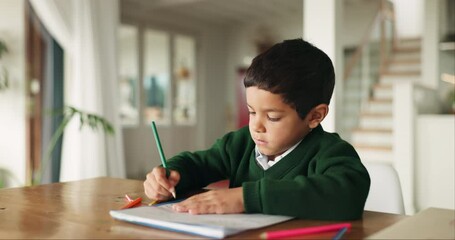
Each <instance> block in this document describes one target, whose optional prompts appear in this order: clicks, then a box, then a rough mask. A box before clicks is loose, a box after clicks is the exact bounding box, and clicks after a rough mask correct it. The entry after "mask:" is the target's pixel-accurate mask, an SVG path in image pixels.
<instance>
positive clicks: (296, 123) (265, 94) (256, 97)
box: [246, 87, 310, 160]
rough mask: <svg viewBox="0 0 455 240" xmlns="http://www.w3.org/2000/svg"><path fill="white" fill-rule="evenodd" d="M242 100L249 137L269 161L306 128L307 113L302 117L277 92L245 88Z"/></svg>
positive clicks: (307, 124)
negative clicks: (244, 101)
mask: <svg viewBox="0 0 455 240" xmlns="http://www.w3.org/2000/svg"><path fill="white" fill-rule="evenodd" d="M246 101H247V104H248V111H249V112H250V123H249V127H250V134H251V137H252V138H253V140H254V142H255V143H256V145H257V146H258V148H259V151H260V152H261V153H262V154H265V155H267V156H269V159H270V160H271V159H274V158H275V157H276V156H277V155H280V154H282V153H283V152H285V151H286V150H288V149H289V148H291V147H292V146H293V145H295V144H296V143H297V142H298V141H300V140H301V139H302V138H303V137H304V136H305V135H306V134H308V132H309V131H310V128H309V120H308V116H307V117H305V119H303V120H302V119H301V118H300V117H299V116H298V114H297V111H296V110H295V109H294V108H292V107H291V106H289V105H288V104H286V103H284V102H283V100H282V98H281V96H280V95H278V94H273V93H271V92H269V91H266V90H262V89H259V88H257V87H248V88H247V89H246Z"/></svg>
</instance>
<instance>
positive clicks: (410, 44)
mask: <svg viewBox="0 0 455 240" xmlns="http://www.w3.org/2000/svg"><path fill="white" fill-rule="evenodd" d="M420 51H421V40H420V39H406V40H402V41H400V43H399V44H398V46H397V47H396V48H395V49H394V50H393V53H392V56H391V57H390V59H389V61H388V62H387V64H386V67H385V70H383V71H382V72H380V74H379V81H378V83H376V84H375V85H374V87H373V89H372V97H370V98H369V99H368V101H367V103H366V104H364V105H363V106H362V108H361V110H360V114H359V119H358V124H357V127H355V128H354V129H353V131H352V132H351V139H350V141H351V143H352V144H353V145H354V147H355V149H356V150H357V152H358V153H359V155H360V158H361V159H362V161H364V162H378V163H387V164H392V165H393V162H394V159H393V147H392V146H393V114H392V112H393V82H395V81H402V80H403V79H409V78H411V79H419V78H420V75H421V72H420V64H421V61H420Z"/></svg>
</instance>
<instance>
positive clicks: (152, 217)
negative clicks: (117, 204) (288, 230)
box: [111, 204, 292, 238]
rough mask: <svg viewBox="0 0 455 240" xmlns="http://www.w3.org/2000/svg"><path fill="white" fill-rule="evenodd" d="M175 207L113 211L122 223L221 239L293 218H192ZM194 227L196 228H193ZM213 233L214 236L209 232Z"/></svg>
mask: <svg viewBox="0 0 455 240" xmlns="http://www.w3.org/2000/svg"><path fill="white" fill-rule="evenodd" d="M171 206H172V205H171V204H167V205H160V206H158V207H156V206H151V207H148V206H144V207H137V208H131V209H125V210H118V211H111V215H112V216H113V217H114V218H116V219H119V220H125V221H130V222H134V223H139V224H140V223H144V224H146V225H147V224H148V225H149V226H150V225H156V226H158V227H162V228H166V229H168V230H175V231H184V232H188V233H193V234H199V235H205V236H211V237H217V238H222V237H225V236H227V235H230V234H234V233H238V232H241V231H245V230H248V229H255V228H261V227H265V226H269V225H272V224H276V223H279V222H283V221H286V220H289V219H292V217H287V216H276V215H265V214H204V215H191V214H188V213H179V212H175V211H174V210H172V207H171ZM191 226H193V227H191ZM209 232H213V233H209Z"/></svg>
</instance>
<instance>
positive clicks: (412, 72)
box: [381, 69, 420, 77]
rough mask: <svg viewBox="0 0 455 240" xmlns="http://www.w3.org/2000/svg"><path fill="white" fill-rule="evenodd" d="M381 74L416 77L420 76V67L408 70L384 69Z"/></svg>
mask: <svg viewBox="0 0 455 240" xmlns="http://www.w3.org/2000/svg"><path fill="white" fill-rule="evenodd" d="M381 75H383V76H395V77H401V76H405V77H406V76H410V77H416V76H420V69H419V70H410V71H394V70H386V71H384V72H382V73H381Z"/></svg>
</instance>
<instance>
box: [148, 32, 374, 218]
mask: <svg viewBox="0 0 455 240" xmlns="http://www.w3.org/2000/svg"><path fill="white" fill-rule="evenodd" d="M244 85H245V87H246V100H247V105H248V109H249V114H250V120H249V128H247V127H244V128H241V129H239V130H237V131H235V132H231V133H228V134H226V135H225V136H223V137H222V138H221V139H219V140H217V141H216V142H215V144H214V145H213V146H212V147H211V148H210V149H208V150H206V151H198V152H194V153H189V152H183V153H181V154H179V155H177V156H175V157H173V158H172V159H170V160H169V162H168V168H169V169H170V174H169V177H168V178H166V173H165V169H164V168H162V167H161V166H158V167H155V168H154V169H153V170H152V172H150V173H149V174H148V175H147V179H146V181H145V182H144V190H145V193H146V195H147V196H148V197H149V198H152V199H157V200H168V199H170V198H171V197H172V193H173V192H174V191H176V192H177V193H184V192H187V191H189V190H195V189H200V188H203V187H204V186H206V185H208V184H210V183H213V182H216V181H219V180H222V179H229V180H230V183H229V189H220V190H212V191H208V192H205V193H201V194H198V195H195V196H192V197H190V198H188V199H186V200H185V201H182V202H180V203H178V204H174V205H173V209H174V210H175V211H179V212H189V213H190V214H210V213H217V214H224V213H241V212H245V213H264V214H275V215H287V216H294V217H298V218H307V219H321V220H352V219H358V218H360V217H361V216H362V213H363V207H364V204H365V200H366V198H367V195H368V191H369V187H370V178H369V175H368V172H367V171H366V169H365V168H364V166H363V165H362V163H361V162H360V159H359V156H358V155H357V153H356V151H355V150H354V148H353V147H352V146H351V145H350V144H349V143H347V142H345V141H344V140H342V139H341V138H340V137H339V136H338V135H337V134H335V133H327V132H325V131H324V130H323V129H322V127H321V126H320V122H321V121H322V120H323V119H324V118H325V116H326V115H327V113H328V111H329V109H328V105H329V102H330V98H331V96H332V92H333V88H334V85H335V74H334V70H333V66H332V62H331V61H330V59H329V57H328V56H327V55H326V54H325V53H324V52H322V51H321V50H319V49H318V48H316V47H314V46H313V45H311V44H309V43H308V42H305V41H304V40H302V39H294V40H287V41H284V42H282V43H278V44H276V45H274V46H273V47H272V48H270V49H269V50H267V51H265V52H264V53H262V54H260V55H258V56H257V57H256V58H255V59H254V60H253V62H252V64H251V66H250V67H249V68H248V70H247V72H246V76H245V79H244Z"/></svg>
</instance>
